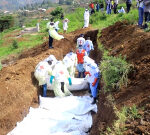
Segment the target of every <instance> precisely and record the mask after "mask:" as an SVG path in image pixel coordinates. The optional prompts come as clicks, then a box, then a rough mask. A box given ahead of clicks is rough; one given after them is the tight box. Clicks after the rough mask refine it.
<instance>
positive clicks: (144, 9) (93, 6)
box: [89, 0, 150, 29]
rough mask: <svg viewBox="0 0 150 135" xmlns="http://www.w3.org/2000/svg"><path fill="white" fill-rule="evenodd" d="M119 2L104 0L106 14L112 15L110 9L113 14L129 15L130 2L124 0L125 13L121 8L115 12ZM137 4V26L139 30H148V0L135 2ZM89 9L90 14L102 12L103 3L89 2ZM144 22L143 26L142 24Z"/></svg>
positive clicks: (149, 18) (149, 8)
mask: <svg viewBox="0 0 150 135" xmlns="http://www.w3.org/2000/svg"><path fill="white" fill-rule="evenodd" d="M118 2H119V0H105V5H106V7H105V9H106V13H107V14H111V13H112V9H113V11H114V14H117V13H129V12H130V10H131V6H132V0H125V3H126V11H125V9H124V7H121V9H118V10H117V7H118ZM136 2H137V8H138V15H139V20H138V26H139V27H140V28H144V29H145V28H148V25H147V22H149V21H150V0H136ZM89 7H90V14H93V13H95V11H97V12H99V11H100V10H101V11H104V3H103V2H102V1H101V3H99V2H91V3H90V4H89ZM144 21H145V23H144V25H143V22H144Z"/></svg>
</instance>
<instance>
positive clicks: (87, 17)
mask: <svg viewBox="0 0 150 135" xmlns="http://www.w3.org/2000/svg"><path fill="white" fill-rule="evenodd" d="M89 18H90V13H89V10H88V9H85V12H84V27H83V28H87V27H89Z"/></svg>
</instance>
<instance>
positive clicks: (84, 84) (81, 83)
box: [47, 76, 88, 91]
mask: <svg viewBox="0 0 150 135" xmlns="http://www.w3.org/2000/svg"><path fill="white" fill-rule="evenodd" d="M49 78H50V76H49V77H48V78H47V89H48V90H53V88H52V85H51V84H50V79H49ZM71 80H72V85H71V86H70V85H69V83H67V88H68V90H70V91H77V90H87V89H88V81H87V80H86V79H85V78H71Z"/></svg>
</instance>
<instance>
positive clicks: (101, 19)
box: [90, 9, 138, 30]
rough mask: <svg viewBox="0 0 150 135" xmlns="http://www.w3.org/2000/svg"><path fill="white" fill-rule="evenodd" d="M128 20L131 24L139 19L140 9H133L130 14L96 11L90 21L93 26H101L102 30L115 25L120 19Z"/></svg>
mask: <svg viewBox="0 0 150 135" xmlns="http://www.w3.org/2000/svg"><path fill="white" fill-rule="evenodd" d="M124 20H126V21H128V22H129V23H131V24H134V23H136V22H137V20H138V11H137V9H133V10H131V11H130V13H128V14H122V13H121V14H111V15H107V14H106V12H103V13H102V12H101V13H99V12H96V13H95V14H93V15H92V16H91V19H90V23H91V24H92V26H93V27H95V28H99V29H100V30H101V29H103V28H105V27H108V26H110V25H113V24H114V23H116V22H118V21H124Z"/></svg>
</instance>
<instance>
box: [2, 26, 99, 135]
mask: <svg viewBox="0 0 150 135" xmlns="http://www.w3.org/2000/svg"><path fill="white" fill-rule="evenodd" d="M81 33H83V34H85V37H88V36H90V37H91V39H92V40H93V42H94V44H95V52H96V53H98V52H97V50H96V48H97V44H96V40H97V33H98V30H93V29H91V28H86V29H80V30H77V31H74V32H72V33H69V34H65V35H64V36H65V39H63V40H60V41H54V45H53V46H54V49H49V48H48V42H45V43H44V44H42V45H40V46H37V47H35V48H33V49H30V50H26V51H24V52H23V53H22V54H21V55H20V56H18V57H16V56H14V57H12V58H11V57H9V58H10V59H7V60H3V61H2V63H3V64H4V65H5V66H6V67H3V69H2V70H1V71H0V86H1V87H0V135H6V134H7V133H8V132H10V131H11V130H12V129H13V128H14V127H15V126H16V123H17V122H18V121H21V120H22V119H23V118H24V117H25V116H26V115H27V113H28V111H29V107H31V106H32V107H37V106H38V95H39V93H41V91H40V90H41V89H40V87H39V86H38V82H37V80H36V79H35V78H34V69H35V66H36V65H37V64H38V63H39V62H40V61H41V60H43V59H45V58H46V57H48V56H49V55H50V54H53V55H55V56H56V58H57V59H59V60H60V59H62V58H63V56H64V55H65V54H66V53H68V52H69V50H70V49H71V48H73V49H74V50H75V48H76V39H77V37H78V35H79V34H81ZM96 53H94V54H92V55H91V56H92V57H95V58H96V57H97V56H100V55H99V54H98V55H96ZM99 59H100V58H99ZM97 60H98V58H97ZM49 95H51V96H53V95H54V94H53V92H52V93H51V94H49ZM74 95H77V94H76V93H75V94H74ZM79 95H83V93H79Z"/></svg>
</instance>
